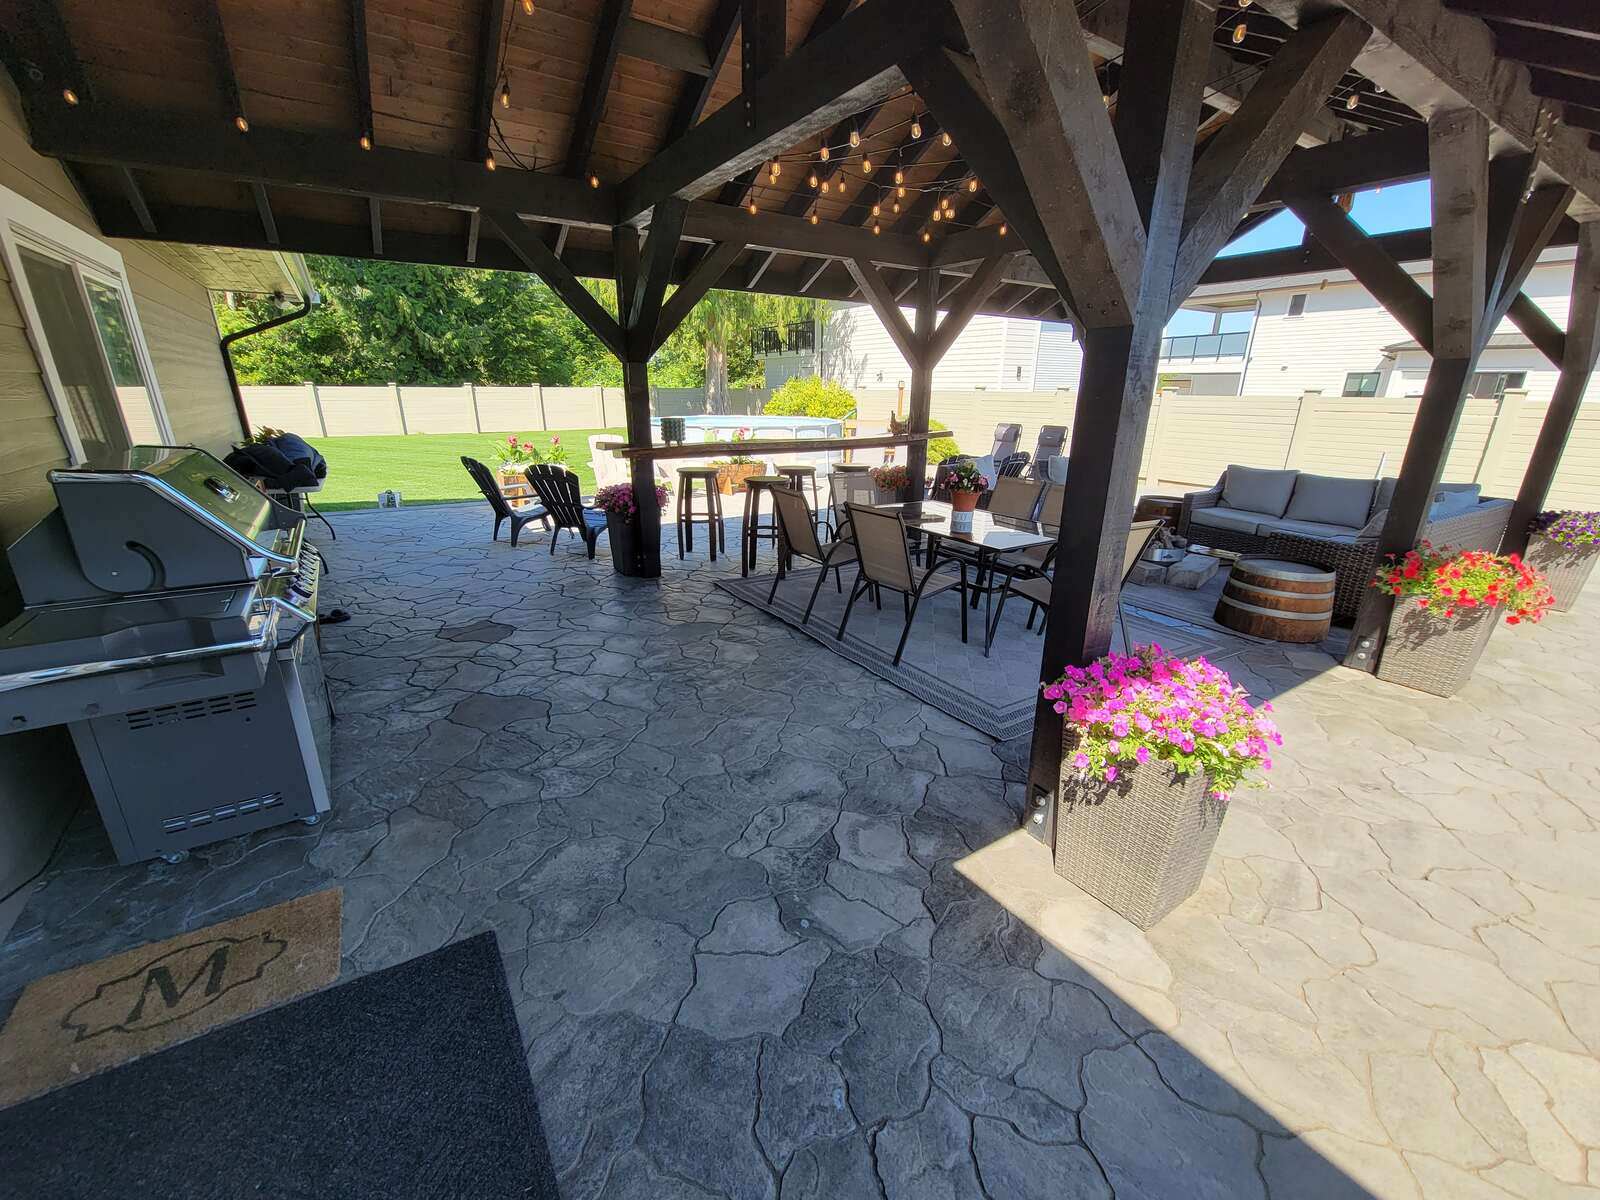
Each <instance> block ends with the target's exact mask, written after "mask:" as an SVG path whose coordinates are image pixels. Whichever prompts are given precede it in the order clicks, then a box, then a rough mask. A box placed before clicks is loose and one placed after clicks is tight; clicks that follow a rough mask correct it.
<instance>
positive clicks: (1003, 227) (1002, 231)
mask: <svg viewBox="0 0 1600 1200" xmlns="http://www.w3.org/2000/svg"><path fill="white" fill-rule="evenodd" d="M1005 235H1006V223H1005V222H1004V221H1001V222H1000V236H1001V237H1005Z"/></svg>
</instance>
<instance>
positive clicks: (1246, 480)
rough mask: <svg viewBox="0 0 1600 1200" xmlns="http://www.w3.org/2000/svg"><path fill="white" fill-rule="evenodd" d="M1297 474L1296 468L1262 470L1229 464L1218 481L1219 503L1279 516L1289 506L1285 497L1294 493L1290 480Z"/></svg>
mask: <svg viewBox="0 0 1600 1200" xmlns="http://www.w3.org/2000/svg"><path fill="white" fill-rule="evenodd" d="M1299 474H1300V472H1299V471H1266V470H1262V469H1261V468H1259V467H1241V466H1237V465H1235V464H1233V463H1229V464H1228V472H1227V474H1226V476H1224V478H1223V483H1222V503H1223V505H1224V506H1225V507H1227V508H1237V509H1242V510H1243V511H1245V512H1256V513H1266V514H1267V515H1268V516H1269V517H1281V516H1283V511H1284V509H1286V508H1288V507H1289V497H1290V496H1292V495H1293V494H1294V481H1295V478H1296V477H1297V476H1298V475H1299Z"/></svg>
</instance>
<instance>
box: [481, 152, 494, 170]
mask: <svg viewBox="0 0 1600 1200" xmlns="http://www.w3.org/2000/svg"><path fill="white" fill-rule="evenodd" d="M483 165H484V166H485V167H487V168H489V170H491V171H492V170H494V151H493V150H491V151H489V153H487V154H485V155H484V156H483Z"/></svg>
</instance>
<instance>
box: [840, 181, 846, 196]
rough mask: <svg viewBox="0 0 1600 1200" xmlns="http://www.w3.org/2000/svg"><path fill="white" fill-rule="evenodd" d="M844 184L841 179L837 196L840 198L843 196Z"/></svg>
mask: <svg viewBox="0 0 1600 1200" xmlns="http://www.w3.org/2000/svg"><path fill="white" fill-rule="evenodd" d="M844 182H845V181H844V180H843V179H841V180H839V195H841V196H842V195H844Z"/></svg>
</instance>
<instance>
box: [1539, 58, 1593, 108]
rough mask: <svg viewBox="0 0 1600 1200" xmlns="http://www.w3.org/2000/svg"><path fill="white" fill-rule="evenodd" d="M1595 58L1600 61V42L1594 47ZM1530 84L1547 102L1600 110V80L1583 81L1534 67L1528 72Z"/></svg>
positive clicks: (1576, 77)
mask: <svg viewBox="0 0 1600 1200" xmlns="http://www.w3.org/2000/svg"><path fill="white" fill-rule="evenodd" d="M1594 56H1595V58H1597V59H1600V42H1596V43H1595V45H1594ZM1528 84H1529V86H1530V87H1532V88H1533V90H1534V92H1535V93H1537V94H1538V95H1540V96H1543V97H1545V98H1546V99H1547V100H1560V101H1561V102H1562V103H1563V104H1581V105H1583V106H1584V107H1585V108H1600V80H1592V79H1581V78H1579V77H1578V76H1576V75H1566V74H1563V73H1562V72H1560V71H1546V70H1545V69H1544V68H1542V67H1534V68H1533V69H1532V70H1531V71H1529V72H1528Z"/></svg>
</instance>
